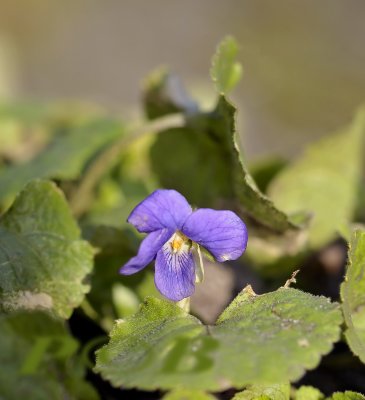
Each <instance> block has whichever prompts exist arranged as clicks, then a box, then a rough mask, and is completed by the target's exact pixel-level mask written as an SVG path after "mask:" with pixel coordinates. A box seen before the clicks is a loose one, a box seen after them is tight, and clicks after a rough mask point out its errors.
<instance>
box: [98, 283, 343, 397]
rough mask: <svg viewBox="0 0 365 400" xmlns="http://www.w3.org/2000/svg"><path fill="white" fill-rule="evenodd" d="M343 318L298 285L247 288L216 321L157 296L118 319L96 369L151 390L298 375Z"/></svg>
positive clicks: (119, 382) (327, 345) (325, 348)
mask: <svg viewBox="0 0 365 400" xmlns="http://www.w3.org/2000/svg"><path fill="white" fill-rule="evenodd" d="M341 322H342V317H341V312H340V311H339V308H338V306H337V305H336V304H331V303H330V302H329V301H328V299H326V298H323V297H315V296H312V295H309V294H307V293H303V292H301V291H298V290H295V289H287V288H282V289H279V290H277V291H276V292H272V293H268V294H265V295H261V296H257V295H254V294H253V292H252V289H251V290H249V289H246V290H244V291H243V292H242V293H241V294H240V295H239V296H238V297H237V298H236V299H235V300H234V301H233V302H232V304H231V305H230V306H229V307H228V308H227V309H226V310H225V311H224V312H223V314H222V315H221V316H220V317H219V319H218V321H217V324H216V325H215V326H213V327H207V326H204V325H202V324H201V322H200V321H199V320H198V319H196V318H195V317H193V316H191V315H188V314H186V313H185V312H184V311H183V310H182V309H180V308H179V307H178V306H177V305H175V304H174V303H172V302H169V301H166V300H158V299H155V298H149V299H148V300H147V301H146V302H145V304H143V305H142V306H141V309H140V311H139V312H138V313H137V314H135V315H134V316H133V317H130V318H128V319H126V320H123V321H118V322H117V323H116V325H115V326H114V328H113V330H112V332H111V334H110V342H109V344H108V345H106V346H105V347H103V348H102V349H100V350H98V352H97V363H96V371H97V372H99V373H101V374H102V376H103V378H104V379H107V380H109V381H111V383H112V384H113V385H114V386H117V387H118V386H125V387H139V388H142V389H148V390H151V389H156V388H163V389H172V388H175V387H176V386H180V387H189V388H190V389H200V390H213V391H215V390H222V389H226V388H229V387H232V386H233V387H242V386H244V385H247V384H252V383H255V382H256V383H262V382H272V383H275V382H283V381H288V380H296V379H298V378H299V377H300V376H302V375H303V373H304V372H305V370H306V369H311V368H314V367H315V366H316V365H317V364H318V362H319V360H320V358H321V355H323V354H325V353H328V352H329V351H330V349H331V347H332V343H333V342H334V341H336V340H337V339H338V337H339V325H340V324H341Z"/></svg>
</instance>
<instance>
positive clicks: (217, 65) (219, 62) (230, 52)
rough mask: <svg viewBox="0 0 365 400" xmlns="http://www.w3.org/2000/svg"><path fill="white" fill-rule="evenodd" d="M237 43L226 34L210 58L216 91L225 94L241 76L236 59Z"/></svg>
mask: <svg viewBox="0 0 365 400" xmlns="http://www.w3.org/2000/svg"><path fill="white" fill-rule="evenodd" d="M237 53H238V44H237V42H236V40H235V39H234V38H233V37H231V36H227V37H226V38H225V39H223V40H222V41H221V43H220V44H219V45H218V47H217V51H216V53H215V55H214V57H213V60H212V68H211V70H210V74H211V77H212V80H213V82H214V83H215V86H216V88H217V91H218V93H222V94H227V92H229V91H231V90H232V89H233V88H234V87H235V86H236V85H237V83H238V82H239V80H240V79H241V76H242V65H241V64H240V63H239V62H237V61H236V57H237Z"/></svg>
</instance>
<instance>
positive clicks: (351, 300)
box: [341, 230, 365, 363]
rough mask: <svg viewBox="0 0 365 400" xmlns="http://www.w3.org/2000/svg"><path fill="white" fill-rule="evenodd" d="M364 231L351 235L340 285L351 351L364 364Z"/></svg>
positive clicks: (346, 334)
mask: <svg viewBox="0 0 365 400" xmlns="http://www.w3.org/2000/svg"><path fill="white" fill-rule="evenodd" d="M364 273H365V231H363V230H358V231H355V232H354V233H353V236H352V239H351V242H350V248H349V254H348V264H347V271H346V277H345V281H344V282H343V283H342V285H341V298H342V302H343V305H342V308H343V313H344V315H345V322H346V325H347V330H346V332H345V336H346V339H347V342H348V344H349V346H350V348H351V350H352V351H353V352H354V353H355V354H356V355H357V356H358V357H359V358H360V360H361V361H362V362H363V363H365V275H364Z"/></svg>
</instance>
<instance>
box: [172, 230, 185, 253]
mask: <svg viewBox="0 0 365 400" xmlns="http://www.w3.org/2000/svg"><path fill="white" fill-rule="evenodd" d="M188 241H189V238H188V237H186V236H185V235H184V234H183V233H182V232H175V233H174V234H173V236H172V238H171V241H170V245H171V248H172V251H173V252H174V253H177V252H178V251H179V250H181V248H182V246H183V245H184V244H186V243H187V242H188Z"/></svg>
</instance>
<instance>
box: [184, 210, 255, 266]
mask: <svg viewBox="0 0 365 400" xmlns="http://www.w3.org/2000/svg"><path fill="white" fill-rule="evenodd" d="M182 232H183V233H184V234H185V235H186V236H188V237H189V238H190V239H191V240H193V241H194V242H196V243H198V244H200V245H201V246H203V247H204V248H206V249H207V250H208V251H209V252H210V253H212V255H213V256H214V257H215V258H216V259H217V260H218V261H227V260H235V259H237V258H238V257H240V256H241V254H242V253H243V252H244V251H245V250H246V246H247V239H248V235H247V228H246V225H245V224H244V223H243V221H242V220H241V219H240V218H239V217H238V215H236V214H235V213H234V212H232V211H217V210H211V209H210V208H201V209H199V210H196V211H194V212H193V213H192V214H191V215H190V216H189V217H188V218H187V220H186V221H185V224H184V225H183V227H182Z"/></svg>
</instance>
